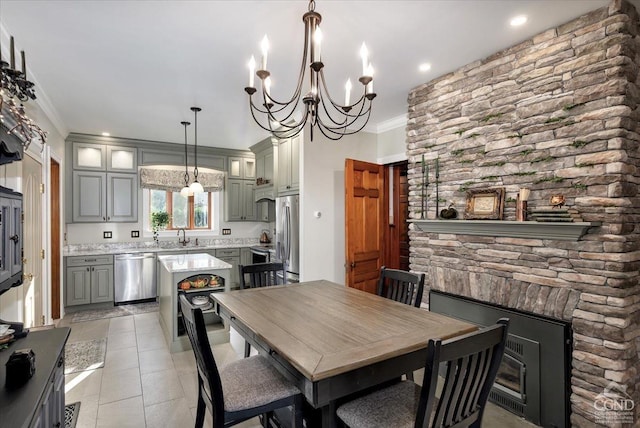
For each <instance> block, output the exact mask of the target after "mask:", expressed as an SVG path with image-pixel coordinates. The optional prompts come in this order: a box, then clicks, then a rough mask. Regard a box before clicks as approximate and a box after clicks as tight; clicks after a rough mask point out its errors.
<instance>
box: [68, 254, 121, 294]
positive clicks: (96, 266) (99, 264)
mask: <svg viewBox="0 0 640 428" xmlns="http://www.w3.org/2000/svg"><path fill="white" fill-rule="evenodd" d="M66 262H67V270H66V281H65V305H66V306H75V305H87V304H90V303H103V302H112V301H113V256H96V257H67V259H66Z"/></svg>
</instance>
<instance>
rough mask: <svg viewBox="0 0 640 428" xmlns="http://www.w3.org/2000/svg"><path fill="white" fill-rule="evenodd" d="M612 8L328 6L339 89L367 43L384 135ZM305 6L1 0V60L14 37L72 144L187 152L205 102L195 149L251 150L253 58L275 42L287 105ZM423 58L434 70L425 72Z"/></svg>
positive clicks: (273, 65)
mask: <svg viewBox="0 0 640 428" xmlns="http://www.w3.org/2000/svg"><path fill="white" fill-rule="evenodd" d="M608 3H609V2H608V0H553V1H551V0H536V1H533V0H531V1H529V0H512V1H506V0H494V1H488V0H443V1H436V0H432V1H399V0H397V1H383V0H377V1H356V0H343V1H336V0H318V1H317V2H316V11H317V12H319V13H320V14H322V17H323V21H322V30H323V35H324V40H323V46H322V56H323V62H324V64H325V74H326V76H327V80H328V85H329V90H330V91H332V93H333V94H334V95H333V96H334V98H336V100H342V99H343V97H344V92H343V91H344V89H343V88H344V83H345V81H346V79H347V78H348V77H350V78H351V80H352V82H356V81H357V78H358V77H359V75H360V71H361V62H360V58H359V54H358V52H359V49H360V45H361V44H362V42H363V41H365V42H366V43H367V46H368V48H369V51H370V61H371V62H372V64H373V67H374V69H375V81H374V85H375V86H374V89H375V92H376V93H377V94H378V97H377V98H376V99H375V100H374V107H373V114H372V116H371V120H370V122H369V125H368V127H367V130H369V131H372V132H376V131H379V130H382V129H385V127H388V126H392V125H393V124H399V123H400V122H399V119H402V117H403V116H404V115H405V114H406V111H407V95H408V93H409V91H410V90H411V89H412V88H414V87H416V86H418V85H420V84H422V83H425V82H428V81H430V80H432V79H434V78H436V77H438V76H441V75H443V74H445V73H447V72H450V71H452V70H455V69H457V68H458V67H460V66H462V65H464V64H467V63H469V62H472V61H475V60H478V59H482V58H484V57H486V56H488V55H491V54H492V53H494V52H497V51H499V50H501V49H503V48H506V47H509V46H511V45H514V44H516V43H518V42H520V41H523V40H526V39H528V38H530V37H531V36H533V35H535V34H537V33H539V32H541V31H544V30H546V29H548V28H551V27H554V26H557V25H559V24H562V23H564V22H567V21H569V20H571V19H573V18H575V17H577V16H579V15H582V14H584V13H586V12H588V11H591V10H594V9H596V8H599V7H602V6H605V5H607V4H608ZM636 3H637V2H636ZM307 4H308V2H307V1H297V0H296V1H293V0H290V1H276V0H262V1H238V0H236V1H178V0H175V1H168V0H165V1H151V0H149V1H116V0H111V1H106V0H103V1H89V0H75V1H64V0H57V1H33V0H20V1H17V0H16V1H14V0H0V24H1V27H2V28H1V29H2V32H1V33H0V36H1V37H2V56H3V58H6V56H7V55H8V37H9V35H13V36H14V37H15V40H16V49H17V50H21V49H24V50H25V51H26V54H27V68H28V74H29V77H30V78H31V79H32V80H34V81H35V82H36V85H37V86H36V94H37V95H38V98H39V99H38V102H40V103H42V105H43V107H44V108H45V111H48V112H49V113H50V116H53V120H54V123H55V124H56V126H57V128H58V129H59V131H60V132H61V133H62V134H63V135H64V136H66V134H67V133H68V132H79V133H87V134H98V135H99V134H100V133H101V132H110V133H111V135H112V136H119V137H127V138H134V139H144V140H156V141H168V142H175V143H181V142H183V141H184V130H183V128H182V125H180V121H183V120H191V122H193V120H192V119H193V113H192V112H191V111H190V110H189V108H190V107H191V106H199V107H201V108H202V112H201V113H200V114H199V116H198V144H204V145H208V146H216V147H229V148H240V149H246V148H248V147H249V146H251V145H252V144H254V143H256V142H258V141H259V140H261V139H263V138H265V137H266V136H267V134H266V133H265V131H263V130H261V129H260V128H259V127H258V126H257V125H256V124H255V123H254V122H253V119H252V118H251V114H250V112H249V109H248V100H247V98H248V96H247V95H246V93H245V92H244V90H243V88H244V87H245V86H247V83H248V68H247V63H248V60H249V58H250V57H251V55H255V56H256V59H259V58H260V51H259V44H260V40H261V39H262V37H263V36H264V34H265V33H266V34H268V36H269V39H270V42H271V51H270V53H269V64H268V68H269V70H270V71H271V74H272V79H273V87H272V94H273V95H274V96H276V97H277V98H280V99H284V98H288V97H289V96H290V93H291V92H292V91H293V84H294V83H295V81H296V79H297V76H296V73H297V71H298V70H299V67H300V64H299V62H300V60H301V55H302V37H303V28H304V27H303V23H302V19H301V17H302V14H303V13H305V12H306V11H307ZM521 14H525V15H527V16H528V21H527V23H526V24H524V25H523V26H521V27H511V26H510V25H509V20H510V19H511V18H512V17H514V16H516V15H521ZM423 62H429V63H430V64H431V65H432V67H431V70H430V71H428V72H426V73H425V72H420V71H419V70H418V65H419V64H421V63H423ZM358 86H359V84H358ZM354 94H355V89H354ZM31 102H33V101H31ZM192 128H193V127H192ZM191 132H193V129H191ZM189 140H190V143H192V142H193V134H192V133H191V134H190V137H189Z"/></svg>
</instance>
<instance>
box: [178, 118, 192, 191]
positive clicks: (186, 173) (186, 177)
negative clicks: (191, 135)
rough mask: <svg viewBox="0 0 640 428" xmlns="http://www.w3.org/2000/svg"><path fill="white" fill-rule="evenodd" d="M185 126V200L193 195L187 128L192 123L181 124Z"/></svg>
mask: <svg viewBox="0 0 640 428" xmlns="http://www.w3.org/2000/svg"><path fill="white" fill-rule="evenodd" d="M180 123H181V124H182V125H183V126H184V187H183V188H182V190H180V194H181V195H182V196H184V197H185V198H187V197H189V196H191V195H193V191H192V190H191V188H189V170H188V167H187V165H188V163H187V160H188V157H187V126H189V125H191V122H180Z"/></svg>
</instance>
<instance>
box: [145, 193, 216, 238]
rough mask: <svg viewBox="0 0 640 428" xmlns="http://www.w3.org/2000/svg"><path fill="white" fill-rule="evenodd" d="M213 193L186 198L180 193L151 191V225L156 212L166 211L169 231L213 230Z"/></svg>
mask: <svg viewBox="0 0 640 428" xmlns="http://www.w3.org/2000/svg"><path fill="white" fill-rule="evenodd" d="M211 199H212V198H211V193H207V192H204V193H199V194H197V195H193V196H189V197H187V198H185V197H184V196H182V195H181V194H180V192H167V191H165V190H150V191H149V220H148V221H149V224H151V215H152V214H153V213H154V212H161V211H166V212H168V213H169V217H170V221H169V225H168V226H167V229H180V228H185V229H189V230H198V229H211V225H212V224H213V218H212V209H211Z"/></svg>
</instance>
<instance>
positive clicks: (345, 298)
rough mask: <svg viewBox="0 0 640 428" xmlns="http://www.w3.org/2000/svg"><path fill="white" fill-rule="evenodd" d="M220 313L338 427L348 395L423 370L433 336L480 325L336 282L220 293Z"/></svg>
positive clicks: (325, 421) (322, 421) (317, 415)
mask: <svg viewBox="0 0 640 428" xmlns="http://www.w3.org/2000/svg"><path fill="white" fill-rule="evenodd" d="M211 298H212V299H213V300H214V304H215V307H216V311H217V313H218V314H219V315H220V317H221V318H222V319H223V320H224V321H225V322H227V323H229V324H230V326H231V327H232V328H233V329H235V330H236V331H237V332H238V333H239V334H240V335H242V336H243V337H244V339H245V340H247V341H248V342H249V343H250V344H251V345H252V346H253V347H254V348H256V349H257V350H258V352H259V353H260V354H261V355H264V356H265V357H266V358H268V359H269V361H270V362H271V363H272V364H273V365H274V366H275V367H276V368H277V369H278V371H279V372H280V373H282V374H283V375H284V376H285V377H286V378H288V379H289V380H290V381H292V382H294V383H295V384H296V385H297V386H298V388H299V389H300V391H301V392H302V394H303V395H304V397H305V398H306V401H307V402H308V403H309V405H310V406H311V407H312V408H313V409H314V411H313V412H312V413H313V416H312V417H311V420H309V418H308V419H307V422H308V425H309V426H322V427H323V428H324V427H334V426H336V423H337V421H336V416H335V408H336V403H339V402H340V400H341V399H342V400H345V399H348V397H349V396H352V395H353V394H356V393H358V392H362V391H365V390H368V389H370V388H375V387H376V386H377V385H381V384H383V383H385V382H389V381H393V380H394V379H399V378H401V376H402V375H403V374H405V373H408V372H411V371H413V370H417V369H420V368H423V367H424V365H425V362H426V348H427V344H428V342H429V340H430V339H436V338H440V339H449V338H453V337H456V336H459V335H463V334H466V333H470V332H472V331H475V330H477V328H478V327H477V326H476V325H474V324H470V323H468V322H464V321H461V320H457V319H454V318H451V317H448V316H444V315H441V314H437V313H433V312H429V311H427V310H425V309H421V308H416V307H413V306H409V305H406V304H403V303H399V302H396V301H393V300H390V299H387V298H384V297H380V296H377V295H375V294H370V293H367V292H364V291H360V290H357V289H354V288H350V287H346V286H344V285H340V284H336V283H333V282H330V281H325V280H317V281H308V282H301V283H298V284H287V285H279V286H271V287H262V288H253V289H245V290H236V291H230V292H224V293H216V294H213V295H212V296H211Z"/></svg>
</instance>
